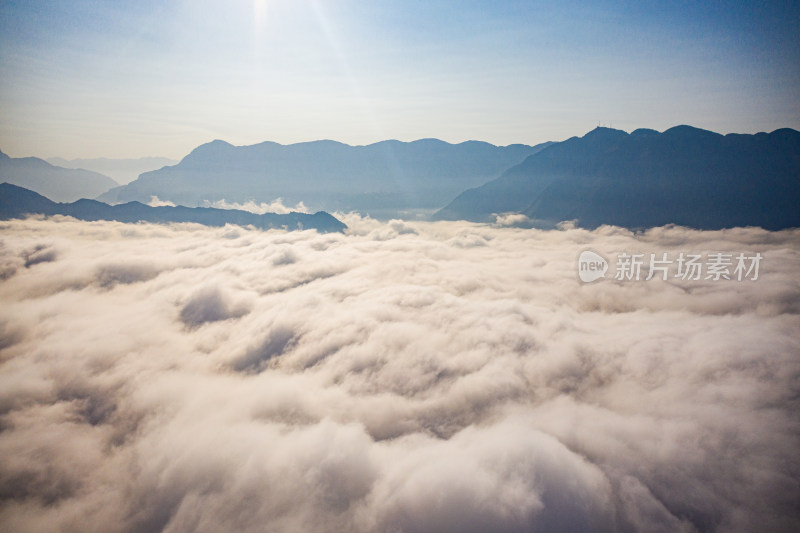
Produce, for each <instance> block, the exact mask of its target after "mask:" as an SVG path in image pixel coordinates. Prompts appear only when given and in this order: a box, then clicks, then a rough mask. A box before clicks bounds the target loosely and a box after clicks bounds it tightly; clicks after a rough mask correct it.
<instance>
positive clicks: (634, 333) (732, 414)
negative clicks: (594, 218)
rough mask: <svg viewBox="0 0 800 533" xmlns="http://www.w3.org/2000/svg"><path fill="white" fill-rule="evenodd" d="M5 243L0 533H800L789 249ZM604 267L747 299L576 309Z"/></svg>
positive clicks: (30, 237)
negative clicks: (733, 257)
mask: <svg viewBox="0 0 800 533" xmlns="http://www.w3.org/2000/svg"><path fill="white" fill-rule="evenodd" d="M342 218H343V219H345V221H346V223H347V224H348V226H349V228H350V229H349V230H348V233H347V234H345V235H342V234H325V235H323V234H318V233H317V232H314V231H303V232H283V231H266V232H263V231H255V230H249V229H245V228H238V227H234V226H226V227H224V228H206V227H203V226H199V225H195V224H175V225H170V226H164V225H152V224H136V225H128V224H121V223H116V222H78V221H75V220H72V219H68V218H58V217H57V219H56V220H36V219H29V220H27V221H11V222H4V223H3V224H2V234H1V237H0V240H2V246H0V272H1V273H2V276H0V279H2V281H0V301H2V302H3V306H2V308H0V428H2V431H0V498H2V500H3V502H2V505H0V522H2V523H3V524H5V525H6V527H7V528H9V529H12V530H36V531H60V530H103V531H112V532H113V531H152V530H164V531H220V530H239V531H263V530H265V529H269V530H291V531H299V530H302V531H487V530H491V531H559V530H571V531H582V530H587V529H593V530H598V531H693V530H713V529H720V530H754V529H756V528H758V529H764V530H791V529H793V528H795V527H796V526H797V525H798V522H800V516H798V512H797V507H796V502H795V501H794V500H795V498H794V495H795V494H797V491H798V481H797V480H798V479H799V477H798V473H800V460H798V459H797V453H796V450H797V449H798V445H800V442H798V441H800V438H798V431H797V429H798V428H797V422H796V412H797V397H798V391H797V376H798V375H800V360H798V358H797V354H798V353H800V325H798V320H797V314H798V313H800V306H798V303H797V302H800V287H799V286H798V285H797V281H796V280H797V273H798V272H800V231H784V232H779V233H768V232H764V231H761V230H757V229H752V228H748V229H736V230H727V231H718V232H698V231H692V230H687V229H685V228H675V227H667V228H658V229H655V230H651V231H648V232H645V233H641V234H632V233H631V232H628V231H625V230H620V229H619V228H610V227H603V228H599V229H598V230H596V231H594V232H589V231H586V230H581V229H576V228H570V227H563V228H562V230H559V231H539V230H531V229H520V228H500V227H491V226H483V225H471V224H465V223H454V222H440V223H424V222H403V221H391V222H389V223H381V222H378V221H375V220H373V219H369V218H362V217H359V216H358V215H356V214H349V215H344V216H343V217H342ZM586 248H591V249H592V250H596V251H597V252H598V253H601V254H603V255H604V256H606V257H611V256H612V255H613V254H615V253H618V252H619V251H623V250H625V251H629V252H630V251H639V252H643V253H649V252H675V251H681V250H685V251H719V250H729V251H734V252H737V251H748V252H749V251H759V252H761V253H762V254H763V255H764V260H763V264H762V272H761V276H760V278H759V280H758V281H757V282H713V281H710V280H709V281H698V282H680V283H674V282H669V283H667V282H662V281H660V280H651V281H650V282H643V281H642V282H627V283H623V282H615V281H612V280H605V281H599V282H596V283H593V284H591V285H581V284H580V283H579V281H578V279H577V276H576V272H575V260H576V258H577V256H578V253H579V252H580V251H581V250H583V249H586Z"/></svg>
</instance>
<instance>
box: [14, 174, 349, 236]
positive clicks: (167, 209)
mask: <svg viewBox="0 0 800 533" xmlns="http://www.w3.org/2000/svg"><path fill="white" fill-rule="evenodd" d="M33 214H37V215H48V216H52V215H67V216H71V217H74V218H77V219H79V220H89V221H91V220H116V221H118V222H157V223H168V222H196V223H198V224H204V225H206V226H224V225H225V224H236V225H239V226H255V227H256V228H260V229H271V228H277V229H281V228H282V229H288V230H295V229H316V230H318V231H320V232H325V233H328V232H341V231H344V230H345V229H346V227H347V226H345V225H344V224H343V223H342V222H340V221H339V220H338V219H336V218H335V217H333V216H331V215H329V214H328V213H325V212H322V211H320V212H317V213H314V214H313V215H309V214H306V213H294V212H293V213H288V214H275V213H264V214H263V215H258V214H255V213H250V212H248V211H239V210H236V209H213V208H207V207H183V206H161V207H150V206H148V205H144V204H142V203H140V202H128V203H124V204H119V205H108V204H105V203H102V202H98V201H97V200H88V199H81V200H78V201H76V202H72V203H56V202H53V201H51V200H49V199H47V198H45V197H44V196H42V195H41V194H38V193H36V192H34V191H31V190H29V189H25V188H23V187H19V186H17V185H12V184H10V183H0V220H8V219H12V218H21V217H24V216H26V215H33Z"/></svg>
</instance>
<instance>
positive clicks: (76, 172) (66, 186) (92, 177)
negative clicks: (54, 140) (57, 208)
mask: <svg viewBox="0 0 800 533" xmlns="http://www.w3.org/2000/svg"><path fill="white" fill-rule="evenodd" d="M0 181H5V182H8V183H12V184H14V185H18V186H20V187H25V188H28V189H31V190H34V191H36V192H38V193H40V194H43V195H45V196H47V197H50V198H53V199H55V200H58V201H66V202H69V201H73V200H77V199H79V198H82V197H87V196H88V197H94V196H97V195H99V194H102V193H103V192H105V191H107V190H109V189H110V188H112V187H116V186H118V185H119V184H118V183H117V182H116V181H114V180H113V179H111V178H109V177H108V176H106V175H104V174H100V173H98V172H92V171H89V170H80V169H70V168H63V167H59V166H56V165H53V164H51V163H48V162H47V161H45V160H44V159H40V158H38V157H18V158H17V157H10V156H8V155H7V154H4V153H3V152H2V151H0Z"/></svg>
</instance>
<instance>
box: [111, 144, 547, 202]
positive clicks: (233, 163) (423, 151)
mask: <svg viewBox="0 0 800 533" xmlns="http://www.w3.org/2000/svg"><path fill="white" fill-rule="evenodd" d="M548 144H549V143H545V144H542V145H538V146H525V145H521V144H516V145H511V146H505V147H499V146H494V145H491V144H488V143H484V142H477V141H469V142H465V143H461V144H449V143H446V142H444V141H440V140H436V139H423V140H419V141H414V142H400V141H383V142H379V143H375V144H371V145H367V146H349V145H346V144H342V143H338V142H334V141H314V142H307V143H299V144H291V145H281V144H277V143H274V142H263V143H261V144H256V145H252V146H233V145H231V144H228V143H226V142H224V141H213V142H210V143H208V144H204V145H202V146H200V147H198V148H196V149H195V150H194V151H192V152H191V153H190V154H189V155H187V156H186V157H185V158H184V159H183V160H182V161H181V162H180V163H178V164H177V165H174V166H169V167H164V168H162V169H160V170H154V171H151V172H146V173H143V174H142V175H141V176H139V178H138V179H137V180H135V181H133V182H131V183H129V184H128V185H125V186H122V187H118V188H116V189H113V190H111V191H108V192H107V193H105V194H103V195H102V196H100V197H99V198H98V199H99V200H102V201H107V202H109V203H115V202H128V201H133V200H136V201H140V202H145V203H146V202H149V201H150V200H151V198H152V197H153V196H156V197H158V198H159V199H160V200H168V201H171V202H174V203H177V204H182V205H204V204H205V203H206V202H214V201H217V200H222V199H224V200H226V201H228V202H245V201H248V200H255V201H256V202H264V201H272V200H275V199H276V198H278V197H280V198H282V199H283V200H284V201H285V202H288V203H291V204H295V203H297V202H300V201H302V202H304V203H305V204H306V205H308V206H311V207H313V208H315V209H324V210H327V211H336V210H339V211H350V210H355V211H359V212H361V213H365V214H371V215H373V216H379V217H399V216H413V212H415V211H420V210H422V211H424V210H427V212H428V213H431V212H433V211H434V210H436V209H438V208H440V207H441V206H442V205H444V204H445V203H446V202H448V201H449V200H451V199H452V198H453V197H455V196H456V195H457V194H458V193H460V192H461V191H463V190H464V189H465V188H468V187H474V186H477V185H480V184H483V183H485V182H486V181H488V180H490V179H492V178H495V177H496V176H498V175H499V174H500V173H501V172H503V171H504V170H506V169H507V168H509V167H511V166H514V165H516V164H518V163H520V162H522V161H523V160H524V159H525V158H526V157H528V156H529V155H531V154H534V153H536V152H538V151H539V150H541V149H542V148H544V147H545V146H547V145H548Z"/></svg>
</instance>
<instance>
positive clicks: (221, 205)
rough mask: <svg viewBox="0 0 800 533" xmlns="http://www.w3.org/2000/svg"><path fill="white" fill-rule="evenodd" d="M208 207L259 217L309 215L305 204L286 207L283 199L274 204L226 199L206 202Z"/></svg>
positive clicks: (278, 199) (275, 201)
mask: <svg viewBox="0 0 800 533" xmlns="http://www.w3.org/2000/svg"><path fill="white" fill-rule="evenodd" d="M206 207H216V208H217V209H238V210H240V211H249V212H251V213H255V214H257V215H263V214H264V213H277V214H279V215H285V214H287V213H291V212H296V213H308V212H309V209H308V207H306V205H305V204H304V203H303V202H299V203H298V204H297V205H295V206H294V207H291V206H287V205H284V203H283V199H282V198H276V199H275V200H273V201H272V202H255V201H253V200H249V201H247V202H243V203H239V202H228V201H226V200H225V199H224V198H223V199H222V200H216V201H214V202H209V201H206Z"/></svg>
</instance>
